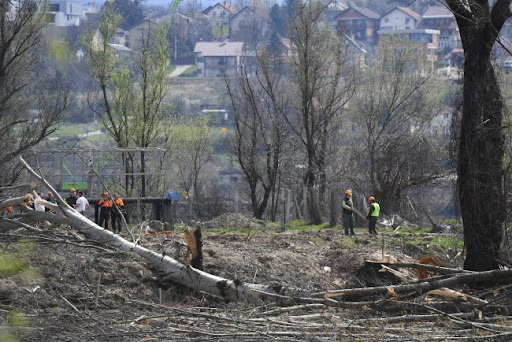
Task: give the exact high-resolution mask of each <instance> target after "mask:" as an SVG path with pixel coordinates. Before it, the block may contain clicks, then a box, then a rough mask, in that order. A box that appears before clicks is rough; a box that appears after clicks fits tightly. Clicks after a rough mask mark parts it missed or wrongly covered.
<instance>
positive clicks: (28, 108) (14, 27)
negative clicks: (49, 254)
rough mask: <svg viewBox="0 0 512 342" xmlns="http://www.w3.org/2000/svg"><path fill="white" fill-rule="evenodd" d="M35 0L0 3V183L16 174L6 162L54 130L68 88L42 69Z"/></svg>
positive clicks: (40, 17)
mask: <svg viewBox="0 0 512 342" xmlns="http://www.w3.org/2000/svg"><path fill="white" fill-rule="evenodd" d="M38 5H42V6H43V8H44V6H45V3H43V4H40V3H39V2H38V1H33V0H27V1H2V2H0V134H1V135H2V143H1V145H0V150H1V152H0V163H1V164H2V166H3V168H2V169H4V168H5V170H6V172H3V171H2V176H0V179H1V180H2V182H7V183H10V182H12V181H13V180H14V179H15V178H16V177H17V172H14V173H12V172H7V171H12V170H13V169H15V168H12V164H11V161H12V160H13V158H15V157H17V156H18V155H20V154H21V153H23V152H25V151H26V150H27V149H29V148H31V147H32V146H34V145H36V144H38V143H39V142H40V141H41V140H43V139H44V138H46V137H47V136H48V135H50V134H52V133H53V132H55V130H56V129H57V123H58V122H59V121H60V118H61V114H62V112H63V111H64V110H65V109H66V107H67V104H68V91H67V90H65V88H66V87H65V86H61V85H58V84H57V83H56V82H54V80H55V76H52V75H50V74H48V73H46V71H45V70H46V69H45V63H48V59H46V60H45V57H47V54H46V51H45V50H44V41H43V33H44V28H45V26H46V24H47V20H46V17H45V15H44V14H43V13H42V12H43V11H40V10H39V9H38Z"/></svg>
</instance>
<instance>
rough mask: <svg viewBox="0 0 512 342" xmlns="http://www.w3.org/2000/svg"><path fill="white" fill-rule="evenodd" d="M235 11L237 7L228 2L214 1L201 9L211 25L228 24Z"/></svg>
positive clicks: (236, 11)
mask: <svg viewBox="0 0 512 342" xmlns="http://www.w3.org/2000/svg"><path fill="white" fill-rule="evenodd" d="M237 13H238V9H237V8H236V7H235V6H233V5H232V4H231V3H228V2H222V3H220V2H219V3H216V4H215V5H212V6H209V7H207V8H206V9H205V10H204V11H203V14H205V15H207V16H208V21H209V22H210V24H211V25H212V26H229V23H230V22H231V18H232V17H233V16H234V15H235V14H237Z"/></svg>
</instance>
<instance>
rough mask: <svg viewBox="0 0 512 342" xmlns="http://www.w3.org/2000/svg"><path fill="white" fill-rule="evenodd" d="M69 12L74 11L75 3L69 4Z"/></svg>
mask: <svg viewBox="0 0 512 342" xmlns="http://www.w3.org/2000/svg"><path fill="white" fill-rule="evenodd" d="M69 13H73V4H69ZM68 20H69V19H68Z"/></svg>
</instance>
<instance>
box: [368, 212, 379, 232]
mask: <svg viewBox="0 0 512 342" xmlns="http://www.w3.org/2000/svg"><path fill="white" fill-rule="evenodd" d="M376 225H377V217H376V216H372V217H370V219H369V220H368V232H369V233H370V234H377V231H376V230H375V226H376Z"/></svg>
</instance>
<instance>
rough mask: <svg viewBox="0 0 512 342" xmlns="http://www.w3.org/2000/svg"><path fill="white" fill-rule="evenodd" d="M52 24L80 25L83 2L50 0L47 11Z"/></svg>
mask: <svg viewBox="0 0 512 342" xmlns="http://www.w3.org/2000/svg"><path fill="white" fill-rule="evenodd" d="M45 12H46V13H48V15H49V20H50V23H51V24H54V25H55V26H80V16H81V15H82V2H80V1H66V0H49V1H48V4H47V9H46V11H45Z"/></svg>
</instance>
